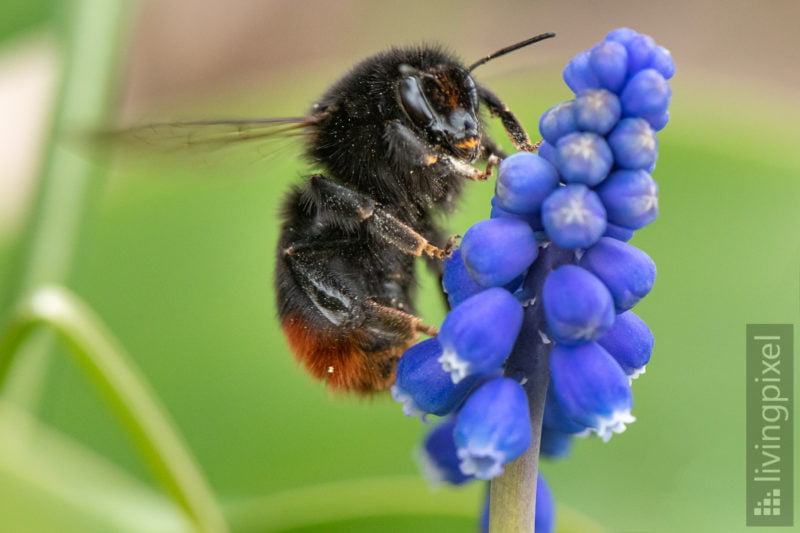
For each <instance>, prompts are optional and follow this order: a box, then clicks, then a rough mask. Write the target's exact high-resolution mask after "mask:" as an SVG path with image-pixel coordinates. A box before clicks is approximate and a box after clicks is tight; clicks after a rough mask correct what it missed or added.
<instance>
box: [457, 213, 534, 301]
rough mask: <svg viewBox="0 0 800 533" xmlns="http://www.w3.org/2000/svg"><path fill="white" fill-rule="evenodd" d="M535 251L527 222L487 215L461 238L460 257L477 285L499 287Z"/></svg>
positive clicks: (525, 265) (519, 271)
mask: <svg viewBox="0 0 800 533" xmlns="http://www.w3.org/2000/svg"><path fill="white" fill-rule="evenodd" d="M538 253H539V245H538V243H537V242H536V236H535V235H534V233H533V228H531V226H530V224H528V223H526V222H525V221H523V220H519V219H514V218H490V219H487V220H482V221H480V222H478V223H477V224H475V225H473V226H472V227H471V228H469V229H468V230H467V232H466V233H465V234H464V238H463V239H462V241H461V257H462V258H463V259H464V265H465V266H466V268H467V271H468V272H469V273H470V275H471V276H472V279H474V280H475V281H476V282H477V283H478V284H479V285H482V286H484V287H501V286H503V285H505V284H506V283H508V282H510V281H512V280H513V279H514V278H516V277H517V276H519V275H520V274H522V273H523V272H525V270H526V269H527V268H528V267H529V266H530V265H531V263H533V261H534V260H535V259H536V256H537V254H538Z"/></svg>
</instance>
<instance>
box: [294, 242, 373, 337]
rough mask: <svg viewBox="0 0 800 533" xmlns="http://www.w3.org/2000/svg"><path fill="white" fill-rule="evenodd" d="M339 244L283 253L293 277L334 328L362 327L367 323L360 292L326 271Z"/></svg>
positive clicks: (301, 247) (308, 246)
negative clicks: (363, 323)
mask: <svg viewBox="0 0 800 533" xmlns="http://www.w3.org/2000/svg"><path fill="white" fill-rule="evenodd" d="M337 245H338V243H336V242H330V243H320V242H308V243H293V244H292V245H291V246H289V247H288V248H285V249H284V250H283V254H282V255H283V260H284V261H286V263H287V264H288V266H289V269H290V270H291V273H292V277H293V278H294V279H295V281H296V282H297V284H298V285H299V286H300V288H301V289H302V290H303V292H304V293H305V294H306V295H307V296H308V298H309V299H310V300H311V302H312V303H313V304H314V307H316V308H317V311H319V313H320V314H321V315H322V316H324V317H325V319H326V320H328V322H330V323H331V324H333V325H334V326H348V327H360V325H361V323H362V322H363V320H364V312H363V309H362V306H361V300H362V298H361V297H359V295H358V291H357V290H354V288H351V287H348V286H347V285H346V284H345V283H343V281H342V278H341V277H338V276H336V275H335V272H334V271H333V270H331V269H329V268H326V264H327V263H328V262H329V261H330V258H331V255H332V253H334V250H335V249H336V246H337Z"/></svg>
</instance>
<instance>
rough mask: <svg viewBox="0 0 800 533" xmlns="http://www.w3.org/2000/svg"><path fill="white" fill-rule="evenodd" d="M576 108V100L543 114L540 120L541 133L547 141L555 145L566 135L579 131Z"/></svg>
mask: <svg viewBox="0 0 800 533" xmlns="http://www.w3.org/2000/svg"><path fill="white" fill-rule="evenodd" d="M574 107H575V100H569V101H567V102H560V103H558V104H556V105H554V106H553V107H551V108H550V109H548V110H547V111H545V112H544V113H543V114H542V116H541V117H540V118H539V133H541V134H542V138H543V139H544V140H545V141H547V142H549V143H551V144H555V143H556V142H558V140H559V139H560V138H561V137H563V136H564V135H567V134H569V133H572V132H575V131H578V126H577V125H576V124H575V115H574V113H573V109H574Z"/></svg>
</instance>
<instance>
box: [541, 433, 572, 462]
mask: <svg viewBox="0 0 800 533" xmlns="http://www.w3.org/2000/svg"><path fill="white" fill-rule="evenodd" d="M539 450H540V453H541V454H542V455H544V456H545V457H547V458H549V459H564V458H565V457H567V456H568V455H569V452H570V451H571V450H572V435H570V434H568V433H561V432H560V431H556V430H555V429H550V428H548V427H545V426H543V427H542V441H541V444H540V445H539Z"/></svg>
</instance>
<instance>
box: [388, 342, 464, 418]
mask: <svg viewBox="0 0 800 533" xmlns="http://www.w3.org/2000/svg"><path fill="white" fill-rule="evenodd" d="M441 356H442V346H441V344H439V341H438V340H437V339H427V340H425V341H422V342H420V343H418V344H415V345H414V346H412V347H411V348H409V349H408V350H406V352H405V353H404V354H403V356H402V357H401V358H400V361H399V362H398V363H397V377H396V378H395V383H394V385H392V398H394V399H395V400H396V401H398V402H403V412H404V413H405V414H406V416H416V415H419V414H434V415H436V416H445V415H448V414H450V413H452V412H453V411H455V410H456V409H458V407H459V406H460V405H461V404H462V403H463V401H464V399H465V398H466V397H467V395H468V394H469V393H470V391H471V390H472V388H473V387H474V386H475V385H476V384H477V379H476V378H474V377H472V376H467V377H466V378H464V379H462V380H461V381H459V382H458V384H454V383H453V380H452V379H450V374H449V373H448V372H445V371H444V370H443V369H442V365H441V363H439V358H440V357H441Z"/></svg>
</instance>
